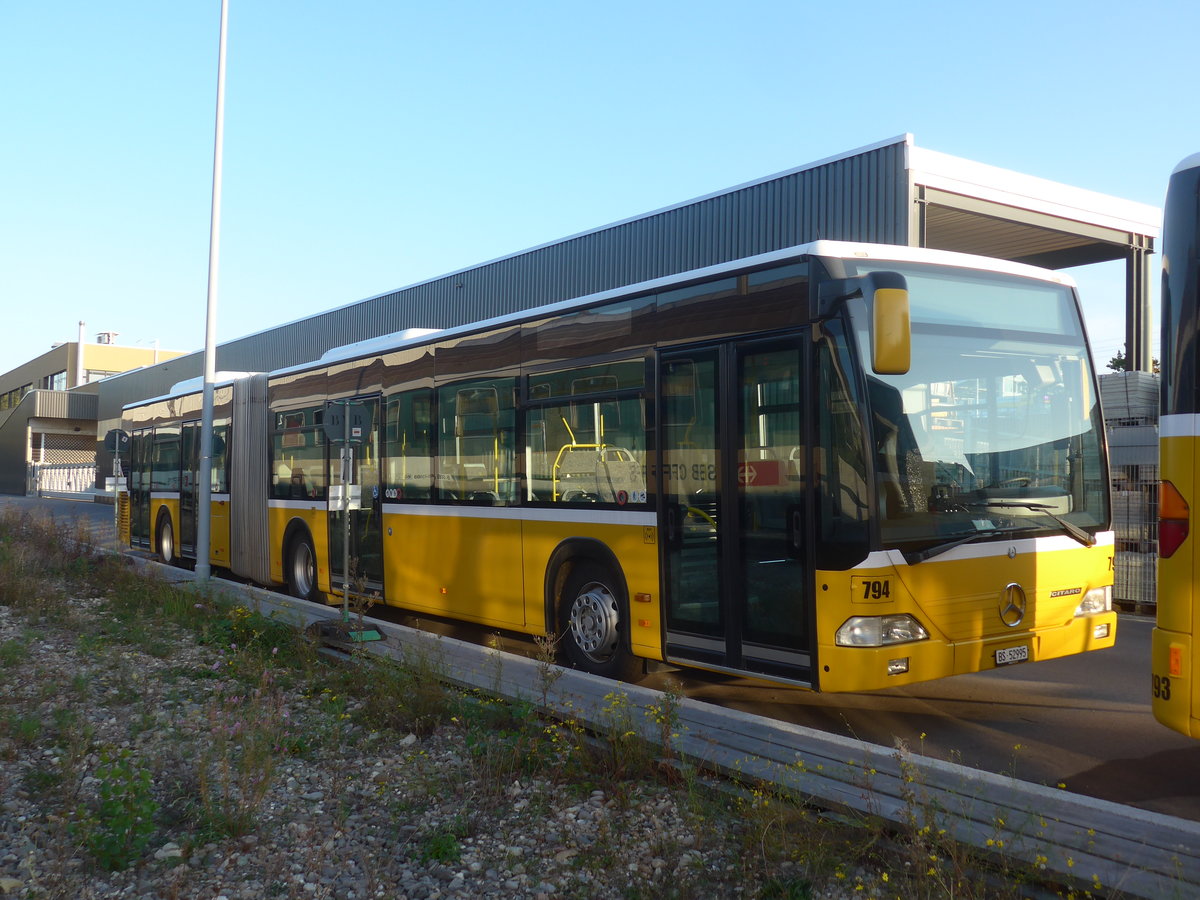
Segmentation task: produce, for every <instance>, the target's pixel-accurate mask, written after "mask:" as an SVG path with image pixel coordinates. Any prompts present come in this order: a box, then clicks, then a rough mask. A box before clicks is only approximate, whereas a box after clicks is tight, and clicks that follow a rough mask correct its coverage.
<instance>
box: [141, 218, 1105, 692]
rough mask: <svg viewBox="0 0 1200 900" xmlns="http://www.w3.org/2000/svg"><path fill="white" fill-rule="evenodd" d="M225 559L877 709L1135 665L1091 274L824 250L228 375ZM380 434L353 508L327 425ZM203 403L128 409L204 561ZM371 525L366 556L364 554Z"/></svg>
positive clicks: (357, 475) (575, 649)
mask: <svg viewBox="0 0 1200 900" xmlns="http://www.w3.org/2000/svg"><path fill="white" fill-rule="evenodd" d="M218 380H219V381H220V383H219V384H217V385H216V388H215V391H216V393H215V404H216V405H215V410H216V411H215V419H214V421H215V429H216V430H215V437H214V445H215V446H214V448H213V452H212V458H213V476H212V477H213V482H212V509H211V511H210V512H211V515H212V546H211V556H210V563H211V565H213V566H217V567H223V568H226V569H228V570H230V571H232V572H234V573H236V574H237V575H240V576H245V577H248V578H250V579H253V580H254V581H257V582H260V583H263V584H273V585H280V586H286V587H287V589H288V590H290V592H291V593H292V594H294V595H296V596H298V597H306V598H310V599H322V598H323V599H326V600H329V601H334V602H337V601H339V600H340V592H341V585H342V583H343V578H344V575H345V573H344V572H343V562H342V559H343V556H344V554H346V553H347V549H348V556H349V557H350V558H351V559H352V560H353V562H352V563H351V569H352V573H351V574H352V575H353V576H354V577H355V579H356V580H357V581H358V582H359V583H364V582H365V585H366V589H367V590H369V591H371V592H377V593H378V594H379V596H380V597H382V599H383V602H385V603H387V604H390V605H395V606H398V607H403V608H404V609H407V610H411V611H413V612H416V613H421V614H431V615H436V616H444V617H450V618H454V619H462V620H469V621H471V622H476V623H480V624H483V625H486V626H489V627H495V628H500V629H510V630H513V631H517V632H526V633H531V634H539V635H547V634H553V635H556V636H558V637H559V639H560V641H561V644H560V646H561V647H562V650H563V652H564V654H565V656H566V657H567V659H568V660H569V661H570V662H571V663H572V664H573V665H575V666H577V667H580V668H583V669H586V670H589V671H592V672H595V673H599V674H603V675H609V676H615V677H621V678H627V679H628V678H633V677H636V676H637V674H638V673H639V672H641V671H644V669H645V663H646V661H649V660H660V661H665V662H668V663H671V664H676V665H682V666H692V667H700V668H705V669H709V670H716V671H723V672H733V673H740V674H747V675H753V676H756V677H761V678H765V679H770V680H774V681H778V682H783V683H788V684H794V685H800V686H804V687H808V688H812V689H814V690H825V691H861V690H873V689H877V688H883V687H889V686H893V685H903V684H911V683H914V682H918V681H924V680H928V679H933V678H941V677H943V676H948V675H954V674H958V673H965V672H978V671H980V670H984V669H991V668H994V667H997V666H1008V665H1016V664H1022V663H1025V662H1031V661H1034V660H1040V659H1050V658H1054V657H1061V656H1067V655H1070V654H1074V653H1080V652H1082V651H1085V650H1095V649H1100V648H1104V647H1109V646H1111V645H1112V644H1113V641H1114V640H1115V637H1116V616H1115V614H1114V613H1113V611H1112V599H1111V598H1112V588H1111V585H1112V577H1113V570H1112V560H1113V549H1114V546H1113V535H1112V532H1111V531H1110V530H1109V502H1108V489H1107V484H1108V472H1107V469H1106V455H1105V442H1104V429H1103V426H1102V423H1101V419H1100V409H1099V404H1098V402H1097V391H1096V381H1095V377H1094V373H1093V371H1092V368H1091V364H1090V362H1089V354H1088V344H1087V339H1086V337H1085V334H1084V329H1083V323H1082V321H1081V318H1080V313H1079V306H1078V302H1077V299H1076V297H1075V292H1074V289H1073V287H1072V284H1071V282H1070V281H1069V280H1068V279H1066V278H1064V277H1063V276H1061V275H1058V274H1055V273H1053V272H1047V271H1045V270H1041V269H1035V268H1031V267H1028V266H1022V265H1017V264H1013V263H1007V262H1000V261H995V260H988V259H983V258H979V257H971V256H964V255H958V254H950V253H943V252H935V251H927V250H917V249H911V248H905V247H898V246H872V245H857V244H845V243H835V242H818V243H814V244H809V245H805V246H802V247H797V248H792V249H789V250H786V251H779V252H775V253H771V254H767V255H763V256H758V257H754V258H750V259H744V260H739V261H737V262H736V263H729V264H724V265H720V266H716V267H712V268H707V269H703V270H698V271H693V272H688V273H685V274H681V275H677V276H672V277H669V278H663V279H660V280H657V281H654V282H649V283H645V284H639V285H635V286H631V287H628V288H622V289H619V290H614V291H609V292H606V293H603V294H598V295H594V296H589V297H585V298H581V299H578V300H572V301H567V302H563V303H559V304H556V305H553V306H549V307H544V308H540V309H533V310H530V311H528V312H525V313H521V314H518V315H512V316H507V317H503V318H499V319H495V320H492V321H487V322H482V323H479V324H477V325H472V326H467V327H461V328H455V329H451V330H446V331H440V332H435V333H401V334H398V335H393V336H390V337H387V338H380V339H377V340H373V341H367V342H362V343H359V344H355V345H351V346H348V347H345V348H340V349H338V350H335V351H331V352H330V353H328V354H326V356H325V357H324V358H322V359H321V360H319V361H316V362H313V363H311V364H306V365H301V366H296V367H293V368H289V369H285V370H281V371H277V372H272V373H269V374H247V375H241V376H229V377H227V378H225V379H218ZM347 401H354V402H356V403H358V404H361V406H360V409H362V410H364V411H365V416H364V417H363V419H362V421H363V422H365V423H368V424H366V425H365V426H364V427H363V431H362V434H361V436H360V440H361V443H359V444H358V445H357V447H356V448H355V453H354V458H353V464H352V466H349V467H348V468H349V469H350V470H351V475H350V482H349V483H350V484H352V485H357V486H358V488H357V491H358V495H359V496H360V497H361V501H360V504H359V506H360V508H357V509H352V510H351V511H350V512H348V513H346V512H343V511H342V509H343V507H342V503H341V501H340V500H338V499H331V498H338V497H340V496H341V486H342V480H343V473H342V468H341V464H340V461H339V458H338V448H337V445H336V444H333V443H331V441H332V440H333V439H334V438H336V434H334V433H332V432H333V431H336V429H333V430H331V433H329V434H327V433H326V427H327V426H328V425H329V423H330V420H331V416H333V415H334V412H332V411H334V410H336V409H338V407H337V406H331V403H337V404H344V403H346V402H347ZM199 415H200V393H199V389H198V387H197V386H195V385H193V386H192V389H191V390H190V391H189V390H188V389H187V388H186V387H182V388H180V389H178V390H177V391H175V392H173V393H172V394H171V395H169V396H166V397H160V398H157V399H154V400H150V401H147V402H144V403H139V404H135V405H131V406H130V407H128V408H127V409H126V411H125V425H124V428H125V429H126V430H127V431H128V433H129V434H130V436H131V438H132V440H131V448H132V449H131V462H130V468H129V472H130V475H129V494H128V499H127V501H126V502H128V503H129V506H130V508H129V522H130V528H129V531H130V541H131V543H132V544H133V546H135V547H141V548H146V549H150V550H153V551H155V552H157V553H159V554H161V555H162V557H163V558H165V559H169V560H172V561H174V560H176V559H184V560H186V559H188V558H189V557H192V556H194V553H195V533H196V520H195V516H196V513H197V508H196V507H197V502H196V490H195V487H196V475H195V473H196V472H197V471H198V449H199V439H198V435H199V433H200V430H199ZM345 515H349V516H350V517H351V521H350V523H349V525H350V527H349V529H348V531H349V535H350V537H349V542H350V546H349V548H346V549H344V548H343V537H342V535H343V534H344V533H345V526H346V523H345V520H344V519H343V516H345Z"/></svg>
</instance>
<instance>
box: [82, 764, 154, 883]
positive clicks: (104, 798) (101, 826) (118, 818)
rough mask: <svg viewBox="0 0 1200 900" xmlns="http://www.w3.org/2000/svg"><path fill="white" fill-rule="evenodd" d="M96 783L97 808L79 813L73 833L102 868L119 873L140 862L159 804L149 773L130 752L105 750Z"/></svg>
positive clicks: (97, 769)
mask: <svg viewBox="0 0 1200 900" xmlns="http://www.w3.org/2000/svg"><path fill="white" fill-rule="evenodd" d="M96 780H97V782H98V783H99V799H98V801H97V802H96V804H95V805H94V807H92V808H88V807H83V806H81V807H80V808H79V809H78V810H77V812H76V816H75V821H74V822H73V823H72V824H71V830H72V833H74V834H75V835H76V836H78V837H79V838H80V839H81V840H82V842H83V845H84V847H85V848H86V849H87V850H88V852H89V853H91V855H92V856H93V857H94V858H95V860H96V862H97V863H98V864H99V865H100V867H101V868H103V869H107V870H109V871H118V870H120V869H124V868H125V867H126V866H128V865H130V864H131V863H133V862H134V861H135V860H137V859H138V857H140V856H141V855H142V852H143V851H144V850H145V849H146V846H147V845H148V844H149V843H150V838H151V837H152V836H153V835H154V830H155V827H154V814H155V812H157V810H158V804H157V802H156V801H155V799H154V797H153V795H152V794H151V789H150V772H149V771H148V770H147V769H145V768H142V767H141V766H139V765H137V764H136V762H135V761H134V760H133V758H132V756H131V754H130V752H129V751H128V750H112V749H111V748H109V749H105V750H102V751H101V752H100V764H99V766H98V767H97V768H96Z"/></svg>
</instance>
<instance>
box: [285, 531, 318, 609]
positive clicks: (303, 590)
mask: <svg viewBox="0 0 1200 900" xmlns="http://www.w3.org/2000/svg"><path fill="white" fill-rule="evenodd" d="M287 573H288V579H287V581H288V592H289V593H291V595H292V596H293V597H298V598H299V599H301V600H313V601H315V600H316V599H317V593H318V592H317V554H316V552H315V551H314V550H313V543H312V538H310V537H309V536H308V535H307V534H301V535H297V536H296V537H294V538H292V541H291V543H290V544H288V555H287Z"/></svg>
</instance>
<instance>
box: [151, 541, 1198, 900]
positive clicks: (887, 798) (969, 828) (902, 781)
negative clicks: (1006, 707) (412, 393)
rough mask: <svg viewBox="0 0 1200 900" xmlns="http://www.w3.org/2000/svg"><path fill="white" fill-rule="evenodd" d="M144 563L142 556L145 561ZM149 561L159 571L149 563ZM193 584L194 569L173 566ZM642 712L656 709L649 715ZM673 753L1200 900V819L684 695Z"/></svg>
mask: <svg viewBox="0 0 1200 900" xmlns="http://www.w3.org/2000/svg"><path fill="white" fill-rule="evenodd" d="M143 562H147V561H143ZM147 564H148V565H156V564H153V563H148V562H147ZM168 571H169V572H170V573H171V575H172V578H173V579H175V580H177V581H180V582H186V581H190V580H192V579H194V575H193V573H191V572H188V571H185V570H179V569H169V570H168ZM210 584H211V585H212V586H213V588H214V589H215V590H216V591H217V592H218V593H220V594H224V595H226V596H228V597H229V598H230V599H232V600H234V601H235V602H239V603H242V604H247V605H251V606H253V607H255V608H257V609H258V611H259V612H261V613H263V614H265V615H271V616H274V617H276V618H279V619H282V620H284V621H287V622H289V623H291V624H293V625H295V626H296V627H299V628H304V627H307V626H308V625H310V624H312V623H314V622H320V621H325V622H329V621H334V622H336V621H338V620H339V619H340V617H341V612H340V609H338V608H335V607H327V606H323V605H319V604H312V603H306V602H304V601H299V600H293V599H291V598H288V597H284V596H282V595H280V594H276V593H273V592H271V591H266V590H263V589H260V588H254V587H247V586H244V585H239V584H236V583H233V582H225V581H222V580H220V579H213V580H212V581H211V582H210ZM363 622H364V625H365V626H367V627H370V628H374V629H376V630H378V631H379V632H380V634H382V636H383V639H382V640H380V641H374V642H371V643H365V644H362V645H361V647H362V649H363V650H364V651H365V652H368V653H372V654H378V655H381V656H385V657H388V658H391V659H394V660H397V661H400V662H403V661H404V660H405V659H408V660H420V661H421V662H422V663H424V664H425V665H426V666H428V667H429V668H430V670H431V671H435V672H438V673H440V674H441V676H442V677H445V678H446V679H447V680H449V681H450V682H451V683H454V684H456V685H459V686H461V687H465V688H477V689H481V690H484V691H490V692H494V693H496V694H498V695H500V696H502V697H506V698H509V699H514V700H516V699H519V700H523V701H526V702H532V703H535V704H539V705H540V704H541V701H542V699H543V697H544V698H545V699H546V709H545V711H546V712H547V713H549V714H552V715H561V716H563V717H570V718H572V719H573V720H575V721H577V722H580V723H582V724H584V725H585V726H591V727H593V728H595V729H597V730H603V729H604V727H605V726H606V724H611V723H606V721H605V718H604V716H605V712H604V710H605V708H606V707H609V706H611V697H612V695H613V693H614V692H615V693H619V694H624V695H625V699H626V700H627V701H628V704H629V709H630V710H631V711H632V712H633V713H634V715H633V716H632V720H633V721H634V722H635V723H636V724H635V725H634V727H638V728H639V729H640V730H641V732H642V737H643V738H645V739H646V740H648V741H652V742H658V741H660V739H661V735H660V733H659V729H660V726H659V725H658V724H657V723H655V722H654V720H653V718H654V716H653V713H654V711H655V710H661V709H663V708H664V706H663V704H664V695H663V694H662V692H660V691H656V690H652V689H650V688H644V687H639V686H637V685H631V684H618V683H614V682H612V681H610V680H608V679H605V678H599V677H597V676H594V675H589V674H587V673H584V672H578V671H574V670H570V669H559V667H557V666H553V667H552V668H553V677H548V674H547V666H549V665H550V664H547V663H542V662H538V661H536V660H531V659H528V658H525V657H522V656H517V655H515V654H511V653H506V652H503V651H499V650H495V649H490V648H486V647H480V646H478V645H475V644H471V643H468V642H465V641H460V640H456V639H454V638H450V637H443V636H437V635H432V634H429V633H428V632H423V631H418V630H416V629H412V628H408V627H405V626H402V625H396V624H392V623H389V622H383V621H380V620H378V619H372V618H370V617H364V619H363ZM639 710H640V711H641V712H645V713H647V715H641V714H640V713H639ZM677 717H678V722H677V726H676V728H675V731H676V732H677V733H678V737H676V738H675V739H674V740H673V746H674V749H675V751H676V752H677V753H678V754H679V755H680V756H681V757H682V758H683V759H685V760H687V761H688V762H690V763H691V764H694V765H696V766H699V767H702V768H705V769H708V770H711V771H713V772H716V773H719V774H721V775H725V776H728V777H731V778H733V779H736V780H739V781H742V782H747V781H749V782H764V783H768V784H772V785H776V786H777V787H778V788H779V789H780V790H781V791H787V792H789V793H790V794H792V795H794V796H796V797H798V798H801V799H805V800H808V801H810V802H812V803H814V804H815V805H818V806H824V807H827V808H834V809H841V810H854V811H857V812H860V813H862V814H865V815H871V816H878V817H881V818H883V819H885V820H887V821H890V822H893V823H896V824H897V825H900V826H911V825H912V823H913V822H914V821H918V822H921V823H922V824H925V823H927V822H930V818H931V817H932V820H933V822H932V824H933V825H934V827H936V828H938V829H945V831H946V833H947V834H948V835H949V836H951V837H953V838H954V839H955V840H957V841H959V842H961V843H963V844H967V845H970V846H972V847H975V848H978V849H979V850H981V851H984V852H987V853H999V854H1003V856H1005V857H1006V858H1008V859H1010V860H1015V861H1020V862H1023V863H1025V864H1027V865H1028V866H1029V867H1030V869H1031V871H1034V870H1037V871H1043V872H1045V873H1046V875H1047V876H1051V877H1053V876H1057V877H1058V878H1060V879H1062V880H1063V881H1064V882H1082V883H1084V884H1085V885H1094V884H1100V885H1103V889H1104V891H1105V892H1113V891H1116V892H1121V893H1122V894H1123V895H1128V896H1133V897H1144V898H1161V897H1174V896H1181V897H1182V896H1200V823H1198V822H1192V821H1189V820H1186V819H1179V818H1176V817H1174V816H1168V815H1164V814H1161V813H1155V812H1150V811H1146V810H1142V809H1138V808H1136V807H1129V806H1124V805H1121V804H1118V803H1112V802H1109V801H1106V800H1098V799H1096V798H1093V797H1087V796H1083V795H1080V794H1074V793H1070V792H1068V791H1065V790H1058V789H1054V788H1048V787H1045V786H1042V785H1037V784H1030V783H1027V782H1023V781H1019V780H1017V779H1015V778H1012V777H1010V776H1003V775H994V774H991V773H988V772H984V771H980V770H977V769H972V768H969V767H967V766H963V765H958V764H955V763H950V762H944V761H941V760H937V759H931V758H929V757H924V756H921V755H919V754H916V753H912V752H910V751H909V750H906V749H897V748H891V747H883V746H880V745H877V744H870V743H867V742H865V741H859V740H854V739H850V738H844V737H840V736H837V735H830V734H826V733H824V732H821V731H816V730H814V729H811V728H806V727H803V726H799V725H793V724H789V723H786V722H779V721H775V720H773V719H768V718H764V717H761V716H756V715H753V714H750V713H745V712H741V711H738V710H731V709H724V708H721V707H717V706H713V705H711V704H708V703H702V702H699V701H694V700H689V699H687V698H683V699H681V700H680V701H679V703H678V707H677Z"/></svg>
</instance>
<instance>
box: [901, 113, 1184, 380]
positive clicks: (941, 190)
mask: <svg viewBox="0 0 1200 900" xmlns="http://www.w3.org/2000/svg"><path fill="white" fill-rule="evenodd" d="M897 141H903V142H904V144H905V146H906V150H907V154H906V163H905V166H906V169H907V174H908V181H909V190H910V192H911V196H912V201H913V207H912V214H913V219H912V224H911V226H910V231H909V243H910V244H913V245H914V246H921V247H932V248H936V249H939V250H958V251H961V252H965V253H978V254H980V255H983V256H994V257H1000V258H1003V259H1011V260H1016V261H1019V262H1025V263H1030V264H1032V265H1037V266H1043V267H1045V268H1050V269H1062V268H1069V267H1071V266H1081V265H1088V264H1090V263H1097V262H1107V261H1109V260H1117V259H1124V260H1125V346H1126V354H1125V355H1126V359H1127V363H1128V365H1129V368H1130V369H1133V370H1140V371H1149V370H1150V367H1151V358H1150V334H1151V319H1150V280H1149V260H1148V257H1149V255H1150V254H1151V253H1153V252H1154V239H1155V238H1157V237H1158V236H1159V233H1160V231H1161V222H1162V211H1161V210H1160V209H1158V208H1156V207H1153V206H1148V205H1146V204H1143V203H1135V202H1133V201H1131V200H1122V199H1120V198H1118V197H1111V196H1108V195H1106V194H1099V193H1096V192H1094V191H1087V190H1083V189H1082V188H1076V187H1071V186H1069V185H1065V184H1060V183H1058V182H1054V181H1047V180H1045V179H1042V178H1035V177H1033V176H1031V175H1023V174H1021V173H1019V172H1013V171H1009V170H1007V169H1000V168H996V167H995V166H988V165H984V164H983V163H977V162H972V161H971V160H966V159H961V158H958V157H954V156H948V155H946V154H944V153H937V152H935V151H932V150H926V149H924V148H921V147H917V146H916V145H915V144H914V143H913V137H912V135H911V134H908V135H904V136H903V137H902V138H898V139H897Z"/></svg>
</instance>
